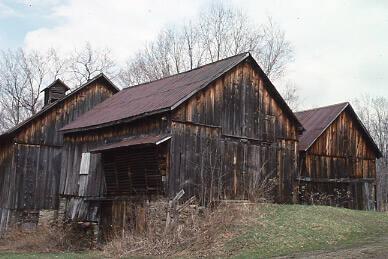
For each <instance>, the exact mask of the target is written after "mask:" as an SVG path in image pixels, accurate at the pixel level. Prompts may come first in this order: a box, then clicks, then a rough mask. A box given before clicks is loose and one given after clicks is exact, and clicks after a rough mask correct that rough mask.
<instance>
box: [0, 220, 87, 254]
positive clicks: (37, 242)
mask: <svg viewBox="0 0 388 259" xmlns="http://www.w3.org/2000/svg"><path fill="white" fill-rule="evenodd" d="M92 240H93V239H92V237H91V235H90V234H88V233H86V232H85V231H82V229H80V228H79V226H77V225H39V226H37V227H36V228H34V229H32V230H22V229H21V228H19V227H14V228H13V229H10V230H9V231H8V232H7V234H6V236H5V237H4V238H2V239H0V250H3V251H19V252H41V253H46V252H58V251H69V250H70V251H80V250H84V249H90V248H92V247H93V245H94V243H93V242H92Z"/></svg>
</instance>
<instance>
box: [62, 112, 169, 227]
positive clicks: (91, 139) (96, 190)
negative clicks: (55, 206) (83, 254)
mask: <svg viewBox="0 0 388 259" xmlns="http://www.w3.org/2000/svg"><path fill="white" fill-rule="evenodd" d="M169 131H170V125H169V119H168V116H166V115H156V116H151V117H148V118H144V119H142V120H138V121H135V122H133V123H126V124H120V125H118V126H115V127H109V128H102V129H99V130H96V131H88V132H80V133H69V134H65V136H64V141H65V143H64V148H63V157H62V166H61V167H62V171H61V180H60V189H59V194H60V196H61V197H62V198H63V200H65V203H67V204H66V206H65V208H64V210H65V214H66V216H67V217H68V218H71V219H73V220H90V219H91V221H98V220H99V218H98V216H99V215H100V214H98V213H95V214H93V217H90V215H91V214H92V213H91V211H94V210H96V208H97V210H99V209H100V204H99V203H98V202H97V203H96V202H92V201H89V200H94V199H96V198H98V197H106V196H107V192H106V182H105V175H104V171H103V165H102V159H101V156H102V155H101V154H100V153H92V154H91V155H90V157H91V159H90V166H89V172H88V174H87V175H80V165H81V157H82V153H86V152H90V150H92V149H94V148H97V147H99V146H102V145H105V144H110V143H116V142H119V141H121V140H122V139H123V138H128V137H136V136H142V135H147V134H154V135H156V134H167V133H169ZM69 201H70V202H69ZM70 212H71V213H70ZM98 212H99V211H98Z"/></svg>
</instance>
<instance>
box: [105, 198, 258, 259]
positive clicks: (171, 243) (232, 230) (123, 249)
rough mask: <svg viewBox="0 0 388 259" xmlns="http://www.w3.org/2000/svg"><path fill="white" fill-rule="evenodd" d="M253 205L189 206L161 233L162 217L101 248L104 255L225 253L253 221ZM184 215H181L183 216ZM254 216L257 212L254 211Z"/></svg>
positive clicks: (219, 254)
mask: <svg viewBox="0 0 388 259" xmlns="http://www.w3.org/2000/svg"><path fill="white" fill-rule="evenodd" d="M253 206H255V205H254V204H251V203H245V202H244V203H238V202H233V203H222V204H221V205H219V206H217V208H214V209H212V210H210V209H198V208H196V207H195V206H191V207H190V208H189V209H187V210H185V211H184V212H183V213H181V214H180V215H179V220H178V223H177V224H176V225H175V227H174V228H173V229H172V230H171V231H170V232H169V233H164V226H165V225H164V224H165V221H163V220H159V221H157V220H154V221H153V222H151V223H150V224H149V226H148V228H147V231H146V233H143V234H138V233H133V232H130V233H125V234H123V235H120V236H116V238H114V239H113V240H112V241H110V242H109V243H107V244H106V245H105V246H104V247H103V255H104V256H106V257H126V256H162V257H165V256H194V257H198V256H208V255H211V256H225V255H227V254H225V253H226V252H225V249H224V245H225V243H226V242H227V241H228V240H230V239H232V238H233V237H235V236H236V235H238V233H239V231H241V229H243V227H244V226H248V225H250V224H252V222H250V221H252V220H254V219H253V218H252V217H251V216H250V214H251V213H250V211H251V210H252V208H253ZM182 214H184V215H182ZM256 216H257V214H256Z"/></svg>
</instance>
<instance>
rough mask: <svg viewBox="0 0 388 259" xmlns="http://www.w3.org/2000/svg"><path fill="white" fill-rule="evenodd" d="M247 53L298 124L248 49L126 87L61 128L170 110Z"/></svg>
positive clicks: (99, 124)
mask: <svg viewBox="0 0 388 259" xmlns="http://www.w3.org/2000/svg"><path fill="white" fill-rule="evenodd" d="M248 57H250V58H251V59H252V60H253V63H254V64H256V66H257V67H258V69H259V71H260V73H262V76H263V78H264V80H266V82H269V83H268V84H267V85H268V88H270V91H271V93H272V94H273V95H274V96H275V98H276V99H277V100H278V101H279V103H280V104H281V106H282V107H283V108H284V109H285V111H286V113H288V115H289V116H290V118H293V119H294V121H295V122H296V124H297V125H298V126H300V127H301V125H300V123H299V121H298V120H297V119H296V117H295V115H294V114H293V113H292V111H291V110H290V108H289V107H288V105H287V104H286V103H285V102H284V100H283V98H282V97H281V96H280V94H279V93H278V92H277V90H276V89H275V87H274V86H273V85H272V83H271V82H270V81H269V79H268V78H267V77H266V75H265V74H264V72H262V70H261V69H260V67H259V66H258V65H257V63H256V62H255V61H254V59H253V58H252V57H251V56H250V54H249V53H242V54H239V55H236V56H232V57H229V58H226V59H223V60H220V61H217V62H214V63H211V64H207V65H204V66H201V67H198V68H196V69H193V70H190V71H187V72H183V73H180V74H177V75H173V76H169V77H165V78H162V79H159V80H156V81H152V82H149V83H144V84H141V85H137V86H134V87H129V88H126V89H124V90H122V91H121V92H119V93H118V94H115V95H114V96H112V97H111V98H109V99H107V100H106V101H104V102H102V103H100V104H99V105H97V106H96V107H94V108H93V109H92V110H91V111H89V112H87V113H85V114H84V115H82V116H80V117H79V118H78V119H77V120H75V121H74V122H72V123H70V124H68V125H66V126H65V127H63V128H62V129H61V130H62V131H67V132H70V131H81V130H88V129H91V128H95V127H105V126H109V125H113V124H116V123H120V122H122V121H129V120H132V119H134V118H138V117H142V116H147V115H151V114H155V113H159V112H165V111H169V110H173V109H175V108H176V107H177V106H178V105H180V104H181V103H183V102H184V101H186V100H187V99H189V98H190V97H191V96H193V95H194V94H195V93H197V92H198V91H200V90H201V89H203V88H204V87H206V86H207V85H209V84H210V83H211V82H213V81H214V80H216V79H218V78H219V77H220V76H222V75H223V74H225V73H226V72H228V71H229V70H231V69H232V68H234V67H235V66H236V65H238V64H240V63H241V62H242V61H244V60H245V59H247V58H248Z"/></svg>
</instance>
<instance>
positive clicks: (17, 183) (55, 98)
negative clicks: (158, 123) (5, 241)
mask: <svg viewBox="0 0 388 259" xmlns="http://www.w3.org/2000/svg"><path fill="white" fill-rule="evenodd" d="M69 90H70V88H69V87H68V86H67V85H66V84H65V83H63V82H62V81H61V80H59V79H57V80H55V81H54V82H53V83H52V84H51V85H49V86H48V87H47V88H46V89H44V90H43V91H44V107H43V108H42V109H41V110H40V111H39V112H38V113H36V114H35V115H33V116H32V117H30V118H28V119H27V120H26V121H24V122H22V123H20V124H19V125H17V126H15V127H14V128H12V129H10V130H8V131H6V132H5V133H4V134H2V135H0V233H3V232H4V230H6V229H7V227H8V226H9V225H10V224H13V223H17V224H20V225H22V226H24V227H33V226H34V225H36V224H37V223H38V221H39V219H40V218H42V217H48V216H50V217H51V216H55V215H54V213H55V211H56V210H57V209H58V205H59V199H58V187H59V179H60V178H59V176H60V171H61V159H62V145H63V136H62V134H61V133H59V132H58V130H59V129H60V128H62V127H63V126H64V125H66V124H68V123H69V122H71V121H73V120H75V119H77V118H78V117H79V116H80V115H81V114H83V113H85V112H86V111H88V110H90V109H91V108H93V107H94V106H95V105H96V104H98V103H100V102H102V101H103V100H105V99H106V98H108V97H110V96H112V95H113V94H114V93H116V92H118V89H117V88H116V87H115V86H114V85H113V84H112V83H111V82H110V81H109V80H108V78H106V77H105V76H104V75H103V74H100V75H98V76H97V77H95V78H93V79H92V80H90V81H88V82H87V83H85V84H84V85H82V86H80V87H78V88H77V89H75V90H74V91H72V92H70V93H68V94H66V93H67V92H69Z"/></svg>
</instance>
